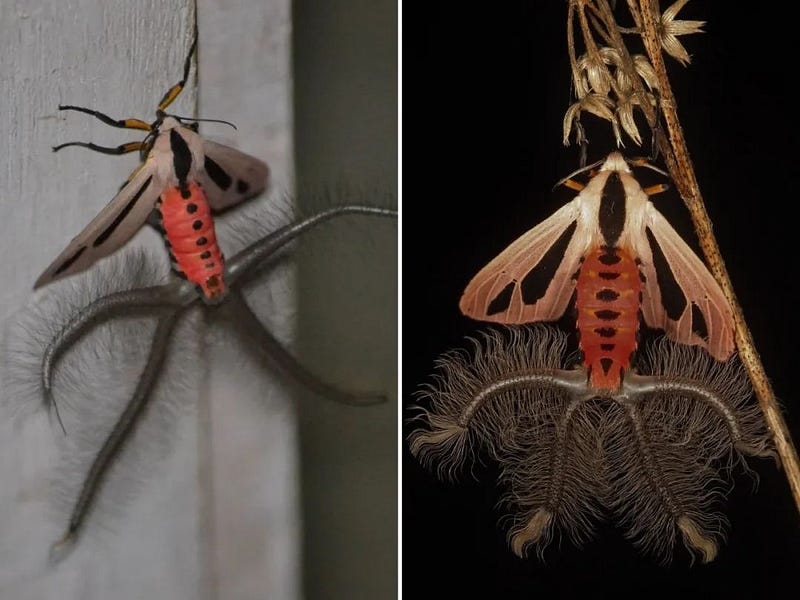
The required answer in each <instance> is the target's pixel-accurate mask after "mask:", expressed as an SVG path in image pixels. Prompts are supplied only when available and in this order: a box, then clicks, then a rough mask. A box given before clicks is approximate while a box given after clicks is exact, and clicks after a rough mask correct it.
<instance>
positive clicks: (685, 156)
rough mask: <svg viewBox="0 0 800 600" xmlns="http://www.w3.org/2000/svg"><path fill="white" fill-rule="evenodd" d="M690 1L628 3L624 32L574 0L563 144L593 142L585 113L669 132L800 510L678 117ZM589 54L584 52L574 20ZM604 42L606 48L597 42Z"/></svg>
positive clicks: (668, 148) (795, 472)
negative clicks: (676, 69) (638, 49)
mask: <svg viewBox="0 0 800 600" xmlns="http://www.w3.org/2000/svg"><path fill="white" fill-rule="evenodd" d="M687 2H688V0H678V1H677V2H675V3H674V4H672V5H671V6H669V7H668V8H667V9H666V10H664V11H663V12H662V11H661V10H660V7H659V5H658V2H657V0H627V6H628V10H629V12H630V14H631V17H632V18H633V22H634V25H635V27H633V28H626V27H620V26H619V25H618V24H617V21H616V19H615V16H614V14H613V11H612V9H611V7H610V5H609V3H608V1H607V0H570V4H569V14H568V23H567V38H568V42H567V43H568V49H569V55H570V63H571V65H572V70H573V85H574V87H575V94H576V96H577V101H576V102H575V103H574V104H573V105H572V106H570V108H569V109H568V111H567V113H566V116H565V119H564V142H565V143H568V142H569V138H570V135H571V134H574V137H575V140H576V141H577V142H578V143H579V144H583V145H585V144H586V141H587V140H586V136H585V132H584V130H583V127H582V125H581V123H580V120H579V119H580V114H581V113H582V112H588V113H590V114H593V115H595V116H599V117H601V118H603V119H605V120H607V121H609V122H610V123H611V125H612V129H613V131H614V135H615V137H616V139H617V143H618V144H619V145H622V134H623V132H624V134H625V135H627V137H628V138H630V139H631V140H632V141H633V142H634V143H635V144H637V145H641V134H640V132H639V130H638V127H637V125H636V122H635V121H634V118H633V114H634V112H635V111H636V109H638V110H639V111H640V112H641V114H642V115H643V116H644V118H645V120H646V121H647V124H648V126H649V128H650V129H651V130H653V131H655V132H658V131H660V130H661V128H662V126H663V129H665V130H666V133H667V135H666V136H665V135H656V136H654V141H653V147H654V148H653V149H654V150H657V151H658V152H660V153H661V155H662V156H664V160H665V162H666V165H667V168H668V169H669V172H670V175H671V177H672V179H673V181H674V182H675V185H676V187H677V188H678V192H679V193H680V195H681V198H682V199H683V201H684V204H685V205H686V207H687V209H688V210H689V213H690V215H691V219H692V223H693V225H694V229H695V232H696V234H697V237H698V240H699V243H700V247H701V249H702V251H703V255H704V256H705V259H706V262H707V264H708V266H709V270H710V271H711V273H712V274H713V275H714V278H715V279H716V280H717V282H718V283H719V285H720V287H721V288H722V290H723V292H724V293H725V296H726V298H727V300H728V302H729V303H730V306H731V309H732V311H733V315H734V319H735V322H736V346H737V349H738V352H739V356H740V358H741V361H742V363H743V365H744V366H745V369H746V370H747V373H748V376H749V378H750V380H751V382H752V385H753V389H754V390H755V393H756V396H757V398H758V400H759V404H760V406H761V410H762V412H763V413H764V416H765V419H766V421H767V424H768V426H769V428H770V431H771V433H772V435H773V438H774V441H775V445H776V448H777V450H778V453H779V455H780V458H781V462H782V464H783V468H784V471H785V473H786V478H787V480H788V482H789V486H790V488H791V491H792V495H793V497H794V500H795V504H796V505H797V509H798V511H799V512H800V461H799V460H798V456H797V450H796V449H795V447H794V444H793V442H792V439H791V436H790V434H789V430H788V427H787V425H786V422H785V420H784V418H783V415H782V414H781V411H780V408H779V406H778V403H777V399H776V398H775V393H774V391H773V389H772V386H771V384H770V382H769V380H768V379H767V375H766V372H765V370H764V366H763V364H762V362H761V359H760V357H759V354H758V352H757V351H756V348H755V344H754V342H753V337H752V335H751V333H750V330H749V328H748V327H747V323H746V321H745V319H744V314H743V312H742V309H741V306H740V305H739V302H738V300H737V298H736V294H735V292H734V290H733V285H732V283H731V280H730V276H729V275H728V271H727V269H726V267H725V261H724V260H723V258H722V255H721V253H720V251H719V246H718V244H717V241H716V238H715V237H714V233H713V230H712V225H711V219H710V218H709V216H708V212H707V211H706V209H705V204H704V202H703V197H702V195H701V193H700V187H699V184H698V182H697V178H696V176H695V173H694V169H693V167H692V162H691V159H690V156H689V150H688V148H687V145H686V140H685V138H684V136H683V130H682V128H681V124H680V121H679V119H678V111H677V103H676V100H675V97H674V95H673V93H672V88H671V86H670V83H669V78H668V77H667V71H666V65H665V63H664V56H663V52H667V54H669V55H670V56H672V57H673V58H675V59H676V60H678V61H679V62H681V63H682V64H684V65H686V64H688V63H689V60H690V59H689V55H688V53H687V52H686V50H685V49H684V48H683V46H682V45H681V44H680V42H679V41H678V36H680V35H686V34H691V33H700V32H702V29H701V27H702V25H703V24H704V23H703V22H701V21H686V20H678V19H676V16H677V14H678V12H679V11H680V10H681V9H682V8H683V6H685V5H686V3H687ZM576 21H577V23H578V28H577V29H578V30H579V31H580V34H581V39H582V42H583V46H584V48H585V53H584V54H583V55H582V56H578V55H577V50H576V41H575V30H576V27H575V22H576ZM630 33H636V34H638V35H639V36H640V37H641V40H642V43H643V45H644V48H645V51H646V53H647V55H646V56H643V55H632V54H631V53H630V52H629V51H628V48H627V46H626V44H625V41H624V40H623V34H630ZM598 40H599V41H600V44H598Z"/></svg>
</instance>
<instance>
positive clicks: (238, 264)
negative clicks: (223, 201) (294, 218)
mask: <svg viewBox="0 0 800 600" xmlns="http://www.w3.org/2000/svg"><path fill="white" fill-rule="evenodd" d="M359 214H360V215H373V216H376V217H391V218H395V219H396V218H397V211H396V210H391V209H388V208H376V207H373V206H358V205H348V206H337V207H334V208H329V209H327V210H323V211H321V212H319V213H317V214H316V215H312V216H311V217H308V218H306V219H303V220H301V221H298V222H297V223H292V224H291V225H286V226H284V227H281V228H280V229H278V230H276V231H274V232H272V233H271V234H269V235H267V236H264V237H263V238H261V239H260V240H259V241H257V242H255V243H254V244H251V245H250V246H248V247H247V248H245V249H244V250H242V251H241V252H239V253H238V254H236V256H234V257H233V258H231V259H230V260H228V261H226V267H225V280H226V281H228V283H229V284H233V283H234V282H235V281H236V280H237V279H239V278H240V277H242V276H243V275H246V274H247V273H249V272H250V271H251V270H253V269H254V268H256V267H258V266H263V263H264V261H266V260H267V259H269V258H270V257H271V256H272V255H273V254H275V253H276V252H277V251H279V250H281V249H282V248H283V247H284V246H285V245H286V244H288V243H289V242H291V241H292V240H294V239H295V238H296V237H298V236H300V234H302V233H305V232H306V231H308V230H309V229H313V228H314V227H316V226H317V225H319V224H320V223H323V222H324V221H328V220H329V219H333V218H334V217H340V216H344V215H359Z"/></svg>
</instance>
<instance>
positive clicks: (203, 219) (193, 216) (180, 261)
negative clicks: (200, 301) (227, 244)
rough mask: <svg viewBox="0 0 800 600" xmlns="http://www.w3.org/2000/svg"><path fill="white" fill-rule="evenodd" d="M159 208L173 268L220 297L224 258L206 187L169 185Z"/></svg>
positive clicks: (222, 288) (210, 295) (214, 296)
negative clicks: (204, 189)
mask: <svg viewBox="0 0 800 600" xmlns="http://www.w3.org/2000/svg"><path fill="white" fill-rule="evenodd" d="M158 210H159V211H160V212H161V225H162V227H163V229H164V237H165V240H166V242H167V247H168V248H169V250H170V258H171V259H172V263H173V268H174V269H175V270H176V271H178V272H179V273H182V274H183V275H184V276H185V277H186V279H188V280H189V281H191V282H192V283H195V284H197V285H198V286H200V289H201V290H202V292H203V294H204V295H205V296H206V298H210V299H215V298H221V297H222V296H223V295H224V294H225V283H224V282H223V281H222V270H223V267H224V258H223V256H222V252H221V251H220V249H219V246H218V245H217V236H216V233H215V232H214V220H213V218H212V217H211V207H210V206H209V205H208V199H207V198H206V194H205V192H204V191H203V188H201V187H200V186H199V185H198V184H197V183H189V185H188V187H187V189H185V190H183V191H182V190H181V189H180V188H169V189H168V190H166V191H165V192H164V193H162V194H161V200H160V202H159V206H158Z"/></svg>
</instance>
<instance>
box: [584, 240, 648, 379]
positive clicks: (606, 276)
mask: <svg viewBox="0 0 800 600" xmlns="http://www.w3.org/2000/svg"><path fill="white" fill-rule="evenodd" d="M575 287H576V290H577V298H576V302H575V306H576V309H577V312H578V320H577V327H578V332H579V333H580V348H581V350H582V351H583V359H584V365H586V367H588V369H589V384H590V385H591V387H592V388H593V389H595V390H610V391H614V392H616V391H617V390H619V387H620V385H621V384H622V376H623V373H624V371H625V369H627V368H628V366H629V365H630V360H631V355H632V354H633V352H634V350H636V336H637V333H638V331H639V306H640V305H641V291H642V281H641V279H640V275H639V267H638V265H637V264H636V261H635V260H634V259H633V257H632V256H631V255H630V254H629V253H628V252H626V251H625V250H622V249H620V248H608V247H601V248H597V249H596V250H594V251H592V252H590V253H589V254H588V255H587V256H586V258H585V259H584V261H583V264H582V265H581V269H580V271H579V273H578V280H577V282H576V286H575Z"/></svg>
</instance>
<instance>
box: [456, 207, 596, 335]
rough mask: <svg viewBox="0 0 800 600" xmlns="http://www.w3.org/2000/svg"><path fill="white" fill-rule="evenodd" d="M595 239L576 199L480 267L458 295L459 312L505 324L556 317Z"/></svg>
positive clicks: (570, 294) (559, 315)
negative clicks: (459, 296)
mask: <svg viewBox="0 0 800 600" xmlns="http://www.w3.org/2000/svg"><path fill="white" fill-rule="evenodd" d="M594 238H595V233H594V228H592V227H590V225H589V223H588V222H587V220H586V219H585V218H583V217H582V213H581V201H580V197H578V198H576V199H575V200H573V201H572V202H570V203H569V204H566V205H564V206H563V207H561V208H560V209H559V210H557V211H556V212H555V213H553V214H552V215H551V216H550V217H548V218H547V219H545V220H544V221H542V222H541V223H539V224H538V225H537V226H536V227H534V228H533V229H531V230H530V231H528V232H527V233H525V234H523V235H522V236H521V237H520V238H518V239H517V240H516V241H515V242H513V243H512V244H511V245H510V246H509V247H508V248H506V249H505V250H503V251H502V252H501V253H500V254H499V255H498V256H497V257H496V258H495V259H494V260H492V261H491V262H490V263H489V264H488V265H486V266H485V267H484V268H483V269H481V270H480V271H479V272H478V274H477V275H475V277H474V278H473V279H472V281H470V282H469V284H468V285H467V288H466V289H465V290H464V294H463V295H462V296H461V301H460V302H459V308H460V309H461V312H462V313H463V314H464V315H466V316H468V317H471V318H473V319H477V320H479V321H493V322H496V323H508V324H515V323H516V324H518V323H530V322H533V321H553V320H556V319H558V318H560V317H561V316H562V315H563V314H564V311H565V310H566V309H567V305H568V304H569V301H570V299H571V298H572V293H573V291H574V289H575V279H574V275H575V273H576V272H577V271H578V269H579V268H580V265H581V260H582V258H583V257H584V255H585V254H586V251H587V249H588V247H589V245H590V244H591V243H592V242H593V240H594Z"/></svg>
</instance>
